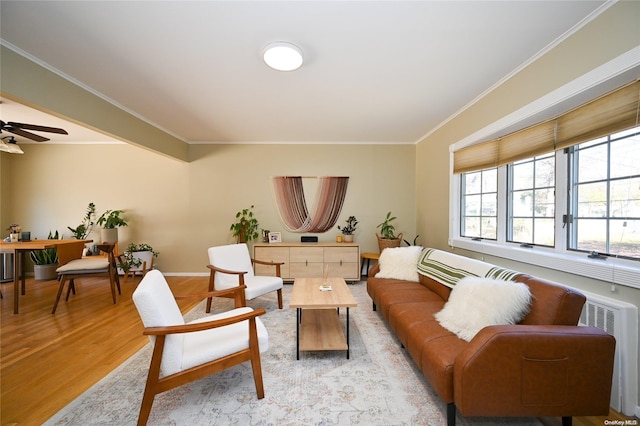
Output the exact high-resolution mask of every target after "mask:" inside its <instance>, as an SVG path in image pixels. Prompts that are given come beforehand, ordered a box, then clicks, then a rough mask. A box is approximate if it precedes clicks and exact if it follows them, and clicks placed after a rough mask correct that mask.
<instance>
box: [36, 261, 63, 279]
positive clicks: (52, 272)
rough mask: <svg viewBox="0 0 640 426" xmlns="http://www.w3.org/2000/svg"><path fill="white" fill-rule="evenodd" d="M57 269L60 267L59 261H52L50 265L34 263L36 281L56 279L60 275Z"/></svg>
mask: <svg viewBox="0 0 640 426" xmlns="http://www.w3.org/2000/svg"><path fill="white" fill-rule="evenodd" d="M56 269H58V264H57V263H50V264H49V265H33V275H34V277H35V279H36V281H50V280H55V279H56V277H57V276H58V273H57V272H56Z"/></svg>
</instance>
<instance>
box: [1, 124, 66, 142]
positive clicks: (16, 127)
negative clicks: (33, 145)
mask: <svg viewBox="0 0 640 426" xmlns="http://www.w3.org/2000/svg"><path fill="white" fill-rule="evenodd" d="M27 130H33V131H36V132H47V133H58V134H60V135H68V134H69V133H67V131H66V130H64V129H59V128H57V127H47V126H38V125H36V124H25V123H16V122H14V121H8V122H4V121H2V120H0V133H2V132H9V133H13V134H14V135H18V136H22V137H25V138H27V139H31V140H32V141H36V142H46V141H48V140H50V139H49V138H45V137H44V136H40V135H36V134H35V133H31V132H28V131H27Z"/></svg>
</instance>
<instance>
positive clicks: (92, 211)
mask: <svg viewBox="0 0 640 426" xmlns="http://www.w3.org/2000/svg"><path fill="white" fill-rule="evenodd" d="M95 216H96V205H95V204H93V203H89V205H88V206H87V212H86V213H85V215H84V217H83V218H82V223H80V225H78V226H77V227H75V228H72V227H70V226H67V229H69V231H71V232H72V233H73V237H74V238H75V239H77V240H84V239H85V238H87V235H89V234H90V233H91V231H92V230H93V225H95V222H94V221H93V220H94V218H95Z"/></svg>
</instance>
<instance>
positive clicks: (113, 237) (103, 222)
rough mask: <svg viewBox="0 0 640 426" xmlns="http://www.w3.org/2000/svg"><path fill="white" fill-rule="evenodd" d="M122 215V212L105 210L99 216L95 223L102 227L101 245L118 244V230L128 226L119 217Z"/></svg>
mask: <svg viewBox="0 0 640 426" xmlns="http://www.w3.org/2000/svg"><path fill="white" fill-rule="evenodd" d="M123 213H124V211H123V210H107V211H106V212H104V213H102V214H101V215H100V217H99V218H98V220H97V221H96V223H97V224H98V225H99V226H102V230H101V231H100V237H101V239H102V242H103V243H117V242H118V228H119V227H121V226H128V223H127V222H126V221H125V220H124V218H122V217H121V216H120V215H121V214H123Z"/></svg>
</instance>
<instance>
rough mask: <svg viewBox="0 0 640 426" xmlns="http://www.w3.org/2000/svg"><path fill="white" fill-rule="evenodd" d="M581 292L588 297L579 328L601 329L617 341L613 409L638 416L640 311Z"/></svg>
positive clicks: (627, 305)
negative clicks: (639, 317) (639, 329)
mask: <svg viewBox="0 0 640 426" xmlns="http://www.w3.org/2000/svg"><path fill="white" fill-rule="evenodd" d="M579 291H580V292H581V293H583V294H584V295H585V296H586V297H587V301H586V303H585V304H584V307H583V308H582V313H581V314H580V321H579V325H584V326H590V327H597V328H599V329H601V330H604V331H606V332H607V333H609V334H611V335H612V336H613V337H615V338H616V352H615V360H614V364H613V384H612V388H611V407H612V408H613V409H614V410H616V411H618V412H620V413H623V414H625V415H627V416H634V415H638V412H637V411H638V405H639V404H638V308H637V307H636V306H635V305H632V304H631V303H627V302H622V301H619V300H615V299H611V298H609V297H605V296H601V295H598V294H593V293H588V292H585V291H582V290H579Z"/></svg>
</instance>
